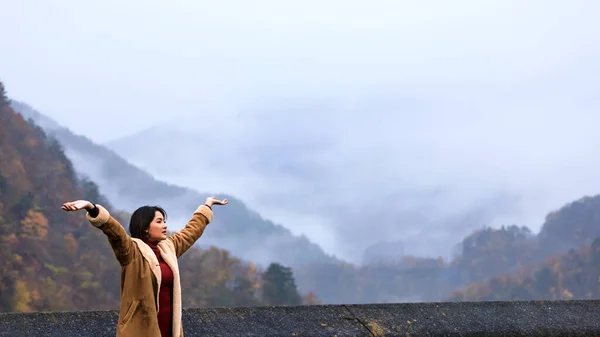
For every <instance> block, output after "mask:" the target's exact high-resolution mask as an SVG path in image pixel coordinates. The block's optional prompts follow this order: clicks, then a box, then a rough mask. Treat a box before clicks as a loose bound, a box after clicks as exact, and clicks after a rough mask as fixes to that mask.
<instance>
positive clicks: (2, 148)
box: [0, 82, 317, 312]
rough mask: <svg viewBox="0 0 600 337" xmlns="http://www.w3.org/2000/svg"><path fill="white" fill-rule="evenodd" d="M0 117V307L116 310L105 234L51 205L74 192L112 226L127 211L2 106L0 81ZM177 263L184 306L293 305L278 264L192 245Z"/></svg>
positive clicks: (294, 294) (115, 270)
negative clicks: (262, 266) (264, 265)
mask: <svg viewBox="0 0 600 337" xmlns="http://www.w3.org/2000/svg"><path fill="white" fill-rule="evenodd" d="M0 121H1V122H0V247H1V248H2V249H0V311H3V312H6V311H60V310H91V309H115V308H117V306H118V301H119V280H120V277H119V273H120V268H119V264H118V262H117V261H116V259H115V258H114V255H113V252H112V250H111V249H110V246H109V244H108V241H107V240H106V237H105V236H104V235H103V234H102V233H101V231H99V230H98V229H96V228H94V227H92V226H91V225H90V224H89V223H88V222H87V220H86V219H85V216H84V214H83V212H80V213H75V214H73V213H66V212H63V211H61V209H60V206H61V205H62V203H64V202H65V201H68V200H74V199H81V198H83V199H89V200H93V201H94V202H98V203H102V204H103V205H105V206H106V207H107V208H108V209H109V210H111V211H112V213H113V215H114V216H115V217H117V218H118V219H119V221H121V223H122V224H125V225H126V224H127V223H128V215H127V214H125V213H124V212H119V211H118V210H117V209H115V208H114V207H113V205H111V203H110V201H108V200H106V199H105V198H103V197H102V196H101V195H100V193H99V191H98V188H97V186H96V184H94V183H93V182H92V181H89V180H80V179H78V178H77V175H76V173H75V171H74V169H73V166H72V164H71V162H70V161H69V160H68V159H67V157H66V156H65V154H64V152H63V150H62V148H61V145H60V144H59V143H58V142H57V141H56V140H54V139H52V138H49V137H47V136H46V134H45V133H44V131H43V130H42V129H41V128H39V127H36V126H35V125H34V124H32V123H28V122H27V121H26V120H25V119H24V118H23V117H22V116H21V115H19V114H17V113H15V112H14V111H13V110H12V108H11V107H10V106H9V100H8V98H7V96H6V92H5V90H4V87H3V86H2V84H1V82H0ZM217 216H218V215H217ZM180 269H181V273H182V287H183V293H184V294H185V296H184V298H183V305H184V306H185V307H197V306H229V305H261V304H275V303H286V304H299V303H302V301H303V299H302V297H301V296H300V294H299V293H298V291H297V289H296V285H295V283H294V280H293V274H292V272H291V270H290V269H288V268H286V267H284V266H282V265H279V264H271V265H270V266H269V268H268V269H267V270H266V271H265V272H262V271H261V270H257V268H256V267H255V266H254V264H252V263H250V262H246V261H241V260H239V259H237V258H235V257H233V256H231V255H230V254H229V253H228V252H227V251H224V250H221V249H217V248H211V249H207V250H200V249H198V248H193V249H191V250H190V251H188V253H187V254H186V255H184V257H182V259H181V260H180ZM273 289H275V291H273ZM306 300H307V301H312V302H315V301H317V299H316V298H315V297H314V295H312V294H309V295H308V296H307V297H306Z"/></svg>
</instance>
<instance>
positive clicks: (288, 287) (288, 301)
mask: <svg viewBox="0 0 600 337" xmlns="http://www.w3.org/2000/svg"><path fill="white" fill-rule="evenodd" d="M263 282H264V284H263V299H264V300H265V301H266V302H267V303H268V304H270V305H300V304H302V297H301V296H300V294H299V293H298V289H297V288H296V283H295V281H294V276H293V274H292V269H291V268H289V267H284V266H282V265H280V264H279V263H271V264H270V265H269V267H268V268H267V270H266V271H265V273H264V274H263Z"/></svg>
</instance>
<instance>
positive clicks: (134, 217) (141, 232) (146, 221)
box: [129, 206, 167, 240]
mask: <svg viewBox="0 0 600 337" xmlns="http://www.w3.org/2000/svg"><path fill="white" fill-rule="evenodd" d="M156 211H159V212H160V213H161V214H162V215H163V217H164V218H165V221H167V212H166V211H165V210H164V209H162V208H161V207H160V206H142V207H140V208H138V209H136V210H135V212H133V214H131V220H129V233H130V234H131V237H132V238H138V239H141V240H146V239H148V234H147V233H146V230H148V227H149V226H150V223H151V222H152V220H154V215H156Z"/></svg>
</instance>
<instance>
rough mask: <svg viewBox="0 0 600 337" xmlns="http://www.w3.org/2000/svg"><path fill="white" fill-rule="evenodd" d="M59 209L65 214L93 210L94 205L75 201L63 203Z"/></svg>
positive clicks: (85, 201) (84, 201)
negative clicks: (65, 212)
mask: <svg viewBox="0 0 600 337" xmlns="http://www.w3.org/2000/svg"><path fill="white" fill-rule="evenodd" d="M61 209H62V210H63V211H67V212H74V211H79V210H81V209H86V210H88V211H89V210H92V209H94V205H93V204H92V203H91V202H89V201H87V200H76V201H70V202H65V203H64V204H63V205H62V207H61Z"/></svg>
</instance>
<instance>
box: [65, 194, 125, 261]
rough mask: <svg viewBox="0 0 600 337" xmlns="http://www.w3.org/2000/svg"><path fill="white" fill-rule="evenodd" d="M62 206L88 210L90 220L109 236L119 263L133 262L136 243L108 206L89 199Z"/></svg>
mask: <svg viewBox="0 0 600 337" xmlns="http://www.w3.org/2000/svg"><path fill="white" fill-rule="evenodd" d="M61 208H62V209H63V210H64V211H67V212H74V211H78V210H83V209H84V210H86V211H87V214H86V215H85V216H86V218H87V219H88V221H89V222H90V223H91V224H92V225H93V226H94V227H96V228H98V229H100V230H101V231H102V232H103V233H104V234H106V236H107V237H108V242H109V243H110V246H111V247H112V249H113V252H114V253H115V257H116V258H117V260H118V261H119V263H120V264H121V265H122V266H125V265H127V264H129V262H131V260H132V259H133V254H135V253H136V249H135V246H134V245H135V243H134V242H133V240H132V239H131V237H130V236H129V235H128V234H127V232H126V231H125V228H123V226H122V225H121V224H120V223H119V222H118V221H117V220H116V219H115V218H113V217H112V216H111V215H110V213H108V211H107V210H106V208H104V207H102V205H94V204H92V203H91V202H89V201H87V200H77V201H72V202H67V203H65V204H63V205H62V207H61Z"/></svg>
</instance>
